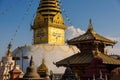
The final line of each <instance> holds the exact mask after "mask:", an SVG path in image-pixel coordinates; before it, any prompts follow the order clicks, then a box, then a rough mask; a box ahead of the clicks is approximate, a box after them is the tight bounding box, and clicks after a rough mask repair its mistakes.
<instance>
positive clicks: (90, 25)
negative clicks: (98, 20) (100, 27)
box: [88, 18, 93, 31]
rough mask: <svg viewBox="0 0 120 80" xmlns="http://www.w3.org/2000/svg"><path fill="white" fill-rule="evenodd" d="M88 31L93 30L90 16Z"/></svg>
mask: <svg viewBox="0 0 120 80" xmlns="http://www.w3.org/2000/svg"><path fill="white" fill-rule="evenodd" d="M88 31H93V26H92V20H91V18H90V20H89V26H88Z"/></svg>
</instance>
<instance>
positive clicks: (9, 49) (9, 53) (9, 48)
mask: <svg viewBox="0 0 120 80" xmlns="http://www.w3.org/2000/svg"><path fill="white" fill-rule="evenodd" d="M11 47H12V45H11V42H10V43H9V44H8V51H7V56H8V57H11V56H12V52H11Z"/></svg>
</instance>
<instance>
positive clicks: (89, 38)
mask: <svg viewBox="0 0 120 80" xmlns="http://www.w3.org/2000/svg"><path fill="white" fill-rule="evenodd" d="M93 41H98V42H102V43H105V44H106V45H114V44H115V43H116V42H115V41H112V40H110V39H107V38H105V37H103V36H101V35H99V34H97V33H96V32H95V31H94V29H93V26H92V21H91V19H90V23H89V26H88V30H87V32H86V33H84V34H83V35H80V36H78V37H76V38H73V39H71V40H69V41H68V44H72V45H74V44H78V43H84V42H85V43H86V42H93Z"/></svg>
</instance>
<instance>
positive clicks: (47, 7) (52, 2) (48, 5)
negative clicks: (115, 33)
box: [38, 0, 61, 16]
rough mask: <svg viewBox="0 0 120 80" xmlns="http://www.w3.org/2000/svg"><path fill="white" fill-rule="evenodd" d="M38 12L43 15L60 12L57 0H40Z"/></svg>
mask: <svg viewBox="0 0 120 80" xmlns="http://www.w3.org/2000/svg"><path fill="white" fill-rule="evenodd" d="M38 12H39V13H41V14H42V15H45V16H49V15H56V14H57V13H58V12H61V11H60V6H59V3H58V0H41V2H40V4H39V7H38Z"/></svg>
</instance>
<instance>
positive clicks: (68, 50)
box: [13, 44, 79, 73]
mask: <svg viewBox="0 0 120 80" xmlns="http://www.w3.org/2000/svg"><path fill="white" fill-rule="evenodd" d="M77 52H79V50H78V49H77V47H75V46H70V45H50V44H38V45H30V46H26V45H25V46H21V47H18V48H17V49H15V50H14V51H13V55H14V54H16V56H19V57H22V55H23V56H28V57H29V58H30V57H31V55H32V56H33V58H34V62H35V66H36V67H38V66H40V64H41V63H42V59H43V58H44V60H45V64H46V66H47V67H48V69H49V71H52V72H53V73H63V72H64V70H65V68H64V67H60V68H57V67H56V66H55V65H54V64H53V62H57V61H59V60H62V59H64V58H66V57H69V56H71V55H73V54H75V53H77ZM18 64H20V65H21V67H22V60H20V61H18ZM28 64H29V59H26V60H25V59H24V60H23V66H24V67H23V71H24V72H25V71H26V67H27V66H28Z"/></svg>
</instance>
